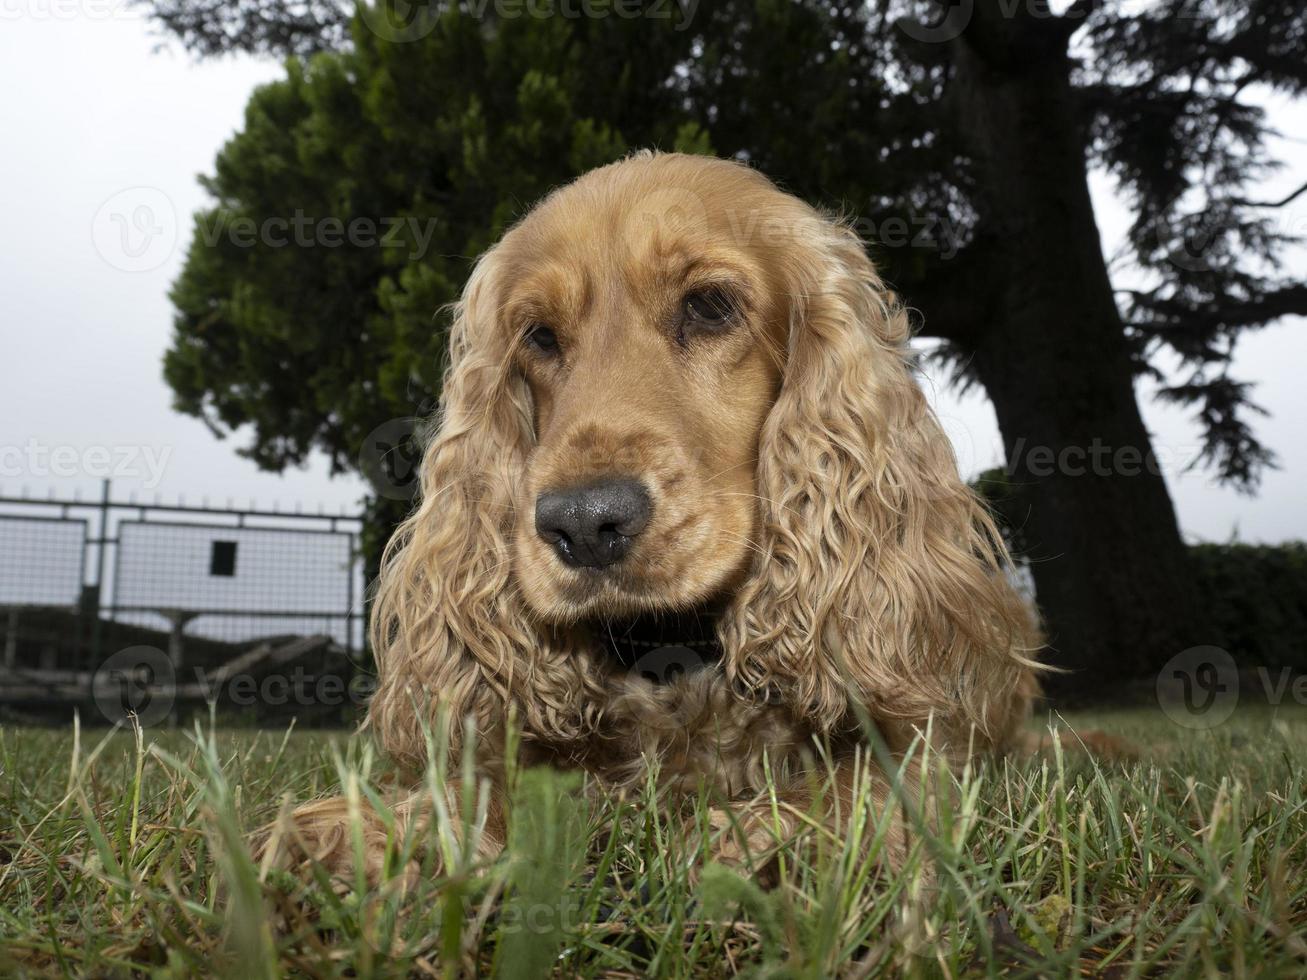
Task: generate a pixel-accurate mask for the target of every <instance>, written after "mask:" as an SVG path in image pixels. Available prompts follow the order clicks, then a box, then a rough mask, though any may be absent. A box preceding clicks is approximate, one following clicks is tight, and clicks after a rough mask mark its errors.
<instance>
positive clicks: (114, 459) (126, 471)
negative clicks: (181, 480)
mask: <svg viewBox="0 0 1307 980" xmlns="http://www.w3.org/2000/svg"><path fill="white" fill-rule="evenodd" d="M172 448H173V447H172V446H146V445H140V446H83V447H77V446H51V445H48V444H46V443H43V442H41V441H39V440H37V439H28V440H27V442H26V443H24V444H23V445H21V446H0V477H2V478H10V479H13V478H22V477H35V478H40V479H44V478H48V477H61V478H71V477H78V476H89V477H94V478H96V479H115V480H128V479H132V480H134V479H139V480H140V481H141V486H142V487H143V488H144V489H146V490H153V489H154V488H155V487H157V486H158V485H159V482H160V481H161V480H162V479H163V474H164V471H165V470H166V469H167V468H168V460H169V459H170V458H171V456H172Z"/></svg>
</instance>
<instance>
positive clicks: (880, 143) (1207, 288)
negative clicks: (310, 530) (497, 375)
mask: <svg viewBox="0 0 1307 980" xmlns="http://www.w3.org/2000/svg"><path fill="white" fill-rule="evenodd" d="M1062 8H1065V9H1062ZM278 9H280V8H278V7H276V6H274V5H271V4H267V3H264V2H262V0H247V2H244V3H240V4H237V5H235V6H232V5H225V6H224V5H208V4H195V3H187V2H185V0H157V2H156V4H155V10H156V13H157V15H158V17H159V19H160V22H161V23H162V24H163V25H164V26H165V27H167V28H168V29H170V30H172V31H173V32H174V33H176V34H178V36H180V37H182V38H183V39H184V40H186V41H187V43H189V44H190V45H191V46H192V47H193V48H194V49H195V50H197V51H199V52H201V53H213V52H215V51H219V50H226V49H230V48H233V47H234V48H242V49H245V50H254V51H264V52H266V51H281V52H283V53H291V54H296V53H303V52H312V51H316V50H324V51H328V53H322V54H318V55H316V56H314V57H313V58H312V60H309V61H307V62H304V61H300V60H292V61H291V62H290V63H289V68H288V78H287V80H286V81H284V82H281V83H277V84H275V85H272V86H268V87H266V88H264V89H261V90H260V91H259V92H258V93H256V95H255V96H254V98H253V99H252V100H251V103H250V107H249V110H248V112H247V120H246V127H245V129H244V131H243V132H242V133H240V134H238V135H237V136H236V137H235V138H234V139H233V140H232V141H231V143H230V144H229V145H228V146H227V147H226V148H225V149H224V150H223V152H222V153H221V154H220V156H219V160H218V164H217V168H216V172H215V174H214V176H213V177H211V178H209V179H208V181H207V186H208V188H209V190H210V191H211V192H212V194H213V195H214V198H215V201H216V205H215V208H214V210H213V211H212V212H211V213H209V214H206V215H201V216H200V218H199V222H200V227H199V228H198V230H197V234H196V236H195V238H194V240H193V242H192V249H191V253H190V256H189V259H188V262H187V266H186V269H185V271H184V273H183V275H182V278H181V280H180V281H179V282H178V284H177V287H176V289H175V291H174V301H175V303H176V305H177V308H178V318H177V331H176V339H175V342H174V346H173V349H172V350H171V351H170V353H169V355H168V360H167V365H166V373H167V377H168V380H169V382H170V383H171V384H172V385H173V387H174V389H175V391H176V392H177V403H178V405H179V407H181V408H182V409H183V410H185V411H189V412H192V413H194V414H197V415H201V416H203V417H205V418H207V419H209V420H210V421H211V423H212V424H213V425H214V427H215V428H216V429H218V430H219V431H226V430H230V429H232V428H235V427H237V426H239V425H242V424H245V423H251V424H252V425H253V431H254V441H253V444H252V446H251V449H250V452H251V454H252V455H253V456H254V458H255V459H257V460H258V461H259V462H261V463H262V464H264V465H267V466H271V467H278V466H284V465H286V464H287V463H289V462H293V461H296V460H299V459H301V458H302V457H303V456H304V455H305V454H307V453H308V452H310V451H311V450H313V449H314V448H322V449H325V450H326V451H327V452H328V453H329V454H331V456H332V458H333V460H334V461H335V462H336V463H337V465H339V466H342V467H343V466H352V465H356V463H357V460H358V457H359V449H360V447H361V445H362V443H363V442H364V441H365V439H366V437H367V435H368V433H370V432H372V431H373V429H374V428H375V427H376V425H377V424H378V423H379V422H381V421H383V420H384V419H386V418H389V417H391V416H394V415H401V414H407V413H410V412H413V411H415V409H417V408H420V407H423V406H429V405H430V404H431V402H430V399H431V397H432V396H433V395H434V394H435V390H436V386H437V384H438V378H439V370H440V366H441V350H442V344H443V337H442V336H441V334H440V331H439V330H438V329H437V327H436V325H435V324H433V321H432V320H431V314H432V311H433V310H435V309H436V308H437V307H438V306H439V305H440V304H441V303H443V302H446V301H448V300H449V299H451V298H452V297H453V296H454V295H455V294H456V292H457V289H458V287H459V285H460V283H461V281H462V279H463V277H464V276H465V275H466V272H467V270H468V266H469V260H470V258H471V257H472V256H473V255H475V253H476V252H478V251H479V250H480V249H481V248H483V247H484V246H485V245H486V244H488V243H489V242H490V241H491V240H493V238H494V236H495V235H496V234H498V232H499V231H500V230H501V229H502V228H503V226H504V225H505V224H506V223H507V222H508V221H510V220H511V219H512V218H513V217H514V216H516V215H518V214H520V213H521V212H522V210H523V209H524V208H525V207H526V206H528V205H529V204H530V203H531V201H532V200H533V199H534V198H535V197H537V196H538V195H539V194H540V193H542V192H543V191H544V190H546V189H547V188H548V187H550V186H552V185H554V184H557V183H559V182H562V181H564V180H566V179H568V178H569V177H570V176H572V175H574V174H575V173H577V172H579V171H581V170H584V169H586V168H587V167H589V166H592V165H594V164H596V163H599V162H603V161H604V160H607V159H611V158H613V157H614V156H616V155H619V154H621V153H622V152H624V151H625V150H626V149H627V148H629V147H634V146H642V145H657V146H662V147H664V148H672V147H680V148H693V149H706V148H709V147H711V148H712V149H713V150H715V151H716V152H718V153H720V154H723V155H733V156H738V157H740V158H742V159H747V160H749V161H751V162H753V163H755V164H756V165H758V166H759V167H760V168H762V169H763V170H764V171H765V172H767V173H768V174H770V175H771V176H773V177H775V178H777V179H778V180H779V181H780V182H781V183H782V184H783V185H784V186H786V187H788V188H789V189H791V190H793V191H795V192H796V193H799V194H801V195H803V196H805V197H807V198H809V199H810V200H813V201H814V202H817V203H820V204H825V205H828V206H831V207H835V208H839V209H842V210H844V211H845V212H847V213H849V214H850V215H851V216H852V217H853V218H854V219H855V220H857V221H858V222H859V223H860V226H861V229H862V230H863V231H865V232H866V233H867V234H868V236H869V238H870V239H871V241H872V249H873V251H874V253H875V257H876V258H877V260H878V261H879V262H880V264H881V265H882V267H884V268H885V270H886V272H887V276H888V278H889V279H890V280H891V281H892V282H894V283H895V284H896V286H897V287H898V288H899V289H900V291H901V292H902V293H904V295H905V296H906V298H907V299H908V301H909V302H910V303H911V304H912V306H913V307H914V308H916V309H917V310H918V311H919V312H920V327H921V331H922V334H923V335H925V336H928V337H934V338H938V339H939V340H940V341H941V345H940V346H939V348H938V349H937V350H936V356H937V357H940V358H942V359H943V360H944V361H946V362H947V363H948V364H949V365H951V366H952V368H953V369H954V371H955V374H956V377H957V379H958V380H959V382H961V383H973V384H979V385H981V386H982V387H983V388H984V390H985V391H986V393H987V394H988V395H989V397H990V398H991V400H992V401H993V403H994V407H995V410H996V413H997V416H998V421H999V426H1000V428H1001V430H1002V434H1003V439H1004V443H1005V446H1006V449H1007V456H1008V467H1009V471H1010V473H1011V477H1012V478H1011V480H1010V481H1009V484H1010V485H1011V486H1012V487H1014V488H1015V490H1014V499H1011V500H1009V501H1007V503H1006V509H1007V511H1008V513H1009V514H1010V515H1014V516H1015V518H1016V519H1017V520H1018V521H1019V522H1020V523H1021V525H1022V539H1023V540H1024V541H1025V542H1027V543H1028V547H1029V555H1028V557H1030V559H1031V561H1032V569H1033V572H1034V576H1035V582H1036V587H1037V590H1038V594H1039V600H1040V603H1041V606H1042V608H1043V610H1044V612H1045V615H1046V617H1047V619H1048V624H1049V631H1050V636H1051V639H1052V645H1053V648H1054V650H1055V655H1054V659H1056V661H1057V662H1058V663H1060V664H1061V665H1063V666H1066V667H1070V668H1073V669H1075V670H1076V671H1077V674H1075V675H1072V676H1074V677H1075V678H1076V683H1078V684H1083V683H1085V682H1086V681H1088V682H1090V683H1096V682H1099V681H1102V680H1105V679H1109V678H1113V677H1120V676H1125V675H1129V674H1131V673H1136V672H1139V671H1142V670H1147V669H1148V668H1149V667H1150V666H1152V665H1154V664H1156V663H1157V662H1160V661H1161V660H1165V659H1166V658H1167V657H1169V656H1170V655H1171V654H1173V653H1176V652H1178V651H1179V650H1181V649H1183V648H1184V647H1186V646H1189V645H1192V644H1196V643H1202V642H1204V641H1205V640H1206V639H1207V637H1206V634H1205V630H1204V626H1203V611H1202V610H1201V609H1200V608H1197V606H1196V604H1195V603H1194V601H1193V598H1192V590H1191V588H1190V582H1191V580H1192V579H1191V573H1190V570H1189V568H1188V566H1187V561H1186V555H1185V550H1184V546H1183V543H1182V540H1181V537H1180V533H1179V530H1178V527H1177V523H1176V518H1175V514H1174V509H1173V507H1172V504H1171V501H1170V498H1169V495H1168V492H1167V488H1166V484H1165V481H1164V479H1163V477H1162V475H1161V474H1160V472H1159V470H1158V467H1157V466H1156V465H1155V458H1156V457H1155V454H1154V452H1153V449H1152V447H1151V445H1150V442H1149V436H1148V433H1147V431H1146V429H1145V427H1144V424H1143V421H1142V419H1141V416H1140V412H1139V407H1138V402H1137V399H1136V394H1135V383H1136V380H1137V379H1138V378H1139V377H1140V376H1141V375H1152V376H1153V377H1154V378H1155V379H1156V380H1157V381H1158V382H1159V384H1160V388H1159V390H1160V393H1161V396H1162V397H1164V398H1167V399H1170V400H1173V401H1178V402H1181V403H1184V404H1187V405H1192V406H1194V407H1195V408H1196V409H1197V418H1198V422H1199V424H1200V425H1201V426H1202V431H1203V436H1204V440H1205V461H1206V462H1207V464H1208V465H1210V466H1212V467H1214V468H1215V470H1216V473H1217V475H1218V476H1219V477H1220V478H1221V479H1223V480H1226V481H1229V482H1232V483H1234V484H1235V485H1237V486H1239V487H1241V488H1244V489H1250V490H1251V489H1252V488H1254V487H1255V485H1256V482H1257V479H1258V476H1259V473H1260V471H1261V469H1262V468H1263V467H1264V466H1265V465H1267V464H1268V463H1270V462H1271V458H1272V457H1271V454H1270V452H1269V451H1268V450H1267V449H1266V448H1265V447H1263V446H1262V445H1261V444H1260V443H1259V442H1258V440H1257V438H1256V436H1255V433H1254V432H1253V431H1252V430H1251V429H1250V427H1249V426H1248V423H1247V415H1248V413H1249V412H1250V411H1253V410H1255V407H1254V406H1252V404H1251V403H1250V401H1249V395H1250V390H1249V387H1248V385H1247V384H1246V383H1244V382H1242V381H1239V380H1237V379H1234V378H1232V377H1231V376H1230V374H1229V366H1230V361H1231V356H1232V352H1233V349H1234V343H1235V340H1236V339H1237V338H1238V336H1239V335H1240V334H1241V333H1242V331H1244V330H1246V329H1249V328H1255V327H1259V326H1263V325H1265V324H1266V323H1269V322H1271V321H1273V320H1275V319H1277V318H1278V317H1281V316H1283V315H1286V314H1290V313H1299V312H1304V311H1307V286H1305V285H1304V283H1303V282H1302V281H1301V280H1300V279H1295V278H1292V277H1289V276H1286V275H1284V274H1283V271H1282V269H1281V267H1280V265H1279V260H1280V258H1281V256H1282V254H1283V249H1284V247H1285V246H1286V245H1287V244H1288V238H1287V236H1286V235H1285V234H1283V233H1281V232H1280V231H1278V230H1277V227H1276V224H1275V222H1274V220H1273V215H1274V207H1275V206H1276V205H1278V204H1283V203H1286V202H1277V201H1263V200H1259V199H1257V197H1256V192H1255V188H1256V185H1257V183H1258V182H1259V181H1261V180H1262V179H1263V178H1264V177H1265V176H1266V174H1267V173H1268V172H1269V171H1270V170H1271V169H1272V167H1273V165H1274V161H1272V160H1270V159H1269V158H1268V155H1267V147H1266V142H1267V139H1268V136H1269V135H1270V133H1269V128H1268V124H1267V121H1266V117H1265V113H1264V111H1263V110H1262V109H1261V108H1259V105H1258V99H1259V98H1261V97H1263V96H1264V94H1265V93H1266V92H1268V91H1270V90H1278V91H1281V92H1287V93H1289V94H1291V95H1293V96H1300V95H1301V94H1302V91H1303V87H1304V85H1305V84H1307V67H1304V64H1305V60H1304V59H1303V57H1302V47H1303V43H1304V42H1303V38H1304V36H1305V34H1307V12H1304V10H1303V9H1302V8H1301V5H1299V4H1296V3H1291V2H1287V0H1278V2H1277V0H1252V2H1247V3H1236V2H1227V0H1159V2H1156V3H1153V4H1150V5H1135V4H1107V3H1095V2H1076V3H1072V4H1070V5H1065V4H1063V5H1060V7H1059V13H1058V14H1056V15H1055V14H1053V13H1052V12H1050V11H1049V10H1048V9H1046V8H1045V7H1044V6H1043V5H1042V4H1041V3H1039V2H1037V0H1031V2H1021V0H993V2H990V0H978V2H976V3H974V4H972V3H969V2H964V3H962V4H960V5H959V4H954V5H951V6H950V7H949V8H947V16H946V17H942V18H941V16H940V11H938V10H935V9H933V8H932V6H931V5H930V4H926V3H921V4H916V3H908V4H903V5H897V6H895V5H891V6H890V7H889V8H885V7H884V6H872V7H869V8H850V7H842V6H838V5H827V4H813V3H793V2H787V0H757V2H729V0H728V2H721V3H715V4H711V5H709V4H706V3H705V4H701V5H699V6H697V7H689V6H683V7H677V6H675V5H668V4H666V3H653V4H647V5H645V9H644V10H643V14H642V16H639V17H631V16H627V14H629V13H630V11H631V9H632V8H631V6H630V4H624V5H623V4H616V5H607V4H604V3H602V2H599V0H594V2H591V3H589V4H585V5H582V4H576V3H574V4H571V5H567V6H560V7H559V8H557V9H556V8H554V7H553V6H552V5H550V4H549V3H548V0H540V2H538V3H533V4H531V5H509V4H505V3H499V4H492V3H485V4H481V3H473V2H470V0H469V2H467V3H464V4H463V5H462V8H461V9H460V8H458V7H457V6H452V7H451V5H449V4H433V5H431V6H428V7H421V6H419V7H413V6H411V5H409V4H407V3H401V4H399V5H397V6H392V5H390V4H386V5H383V6H382V7H381V8H374V7H365V8H361V9H360V13H359V15H358V16H357V17H356V18H355V19H354V21H353V23H352V29H351V30H350V31H349V32H346V31H345V29H344V28H345V24H346V17H345V14H344V13H341V12H340V8H334V7H332V6H331V5H330V4H326V5H306V6H304V7H301V8H295V9H296V10H297V13H296V16H295V18H294V19H293V20H287V21H286V22H285V24H284V28H282V29H277V28H275V25H276V24H277V23H278V19H277V18H278V13H277V11H278ZM331 10H336V11H337V14H336V15H335V19H333V17H332V15H331V14H330V11H331ZM551 10H554V11H555V12H554V14H553V15H551V16H540V14H542V13H548V12H549V11H551ZM306 11H308V13H306ZM324 11H325V12H326V13H324ZM310 14H311V16H310ZM578 14H582V15H584V16H582V15H578ZM314 23H319V24H320V29H319V30H316V31H315V30H314V29H313V26H312V25H313V24H314ZM306 24H307V25H308V26H307V27H306V26H305V25H306ZM269 25H274V26H269ZM1095 167H1097V168H1101V169H1103V170H1105V171H1107V172H1109V173H1110V174H1111V175H1112V176H1113V177H1114V178H1115V179H1116V181H1117V185H1118V188H1119V191H1120V194H1121V196H1122V197H1123V199H1124V200H1125V201H1126V202H1127V203H1128V204H1129V206H1130V207H1131V208H1132V210H1133V213H1134V216H1135V220H1134V223H1133V225H1132V228H1131V232H1130V235H1129V241H1128V250H1129V251H1128V255H1127V256H1126V257H1125V258H1126V259H1128V260H1129V262H1127V263H1124V265H1125V266H1128V267H1129V268H1128V273H1129V275H1130V278H1129V279H1127V280H1124V281H1122V280H1120V279H1119V274H1118V281H1117V282H1116V283H1115V284H1114V282H1113V279H1112V276H1111V275H1109V267H1108V264H1107V262H1106V261H1105V259H1104V256H1103V253H1102V249H1101V246H1100V242H1099V234H1098V228H1097V224H1096V221H1095V215H1094V211H1093V207H1092V203H1091V199H1090V195H1089V187H1088V174H1089V172H1090V170H1091V169H1092V168H1095ZM297 209H299V210H301V211H303V212H305V213H308V214H312V215H340V216H347V217H348V216H359V215H363V216H372V217H382V216H389V217H395V216H400V217H403V218H405V219H410V218H411V219H413V220H414V221H416V222H419V223H421V222H424V221H427V220H429V219H434V220H435V222H436V224H435V231H434V232H433V239H432V241H431V242H430V243H429V245H428V246H427V247H426V248H421V247H419V246H420V245H421V243H420V242H418V241H416V240H415V241H414V242H413V245H414V247H413V248H410V249H407V250H402V249H393V248H392V249H385V248H367V247H359V248H354V247H350V248H344V249H335V250H332V249H323V248H315V247H305V248H298V247H296V248H284V249H276V248H270V247H268V246H267V245H266V244H264V245H255V246H254V247H235V246H232V245H230V243H227V242H226V241H225V239H222V238H221V236H219V240H218V243H217V244H216V245H210V244H209V242H210V241H212V240H213V235H212V234H209V235H208V236H207V237H206V235H205V229H206V228H211V227H213V225H214V223H215V222H221V221H227V220H230V218H231V217H232V216H236V215H241V216H245V217H248V218H250V219H252V220H262V219H264V218H266V217H267V216H278V215H280V216H286V215H289V214H291V213H292V212H294V211H295V210H297ZM206 222H207V224H206ZM1113 271H1115V269H1114V270H1113ZM1127 285H1128V286H1129V288H1126V287H1127ZM1177 360H1178V363H1179V364H1180V374H1179V375H1178V376H1177V375H1176V374H1175V373H1174V369H1172V371H1171V373H1168V374H1165V375H1164V374H1163V373H1162V372H1161V371H1159V369H1158V368H1157V367H1156V365H1159V364H1174V363H1176V362H1177ZM288 379H293V380H294V383H288Z"/></svg>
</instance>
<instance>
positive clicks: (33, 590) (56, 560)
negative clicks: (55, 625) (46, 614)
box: [0, 514, 86, 607]
mask: <svg viewBox="0 0 1307 980" xmlns="http://www.w3.org/2000/svg"><path fill="white" fill-rule="evenodd" d="M85 549H86V521H83V520H74V519H71V518H61V517H19V516H14V515H10V514H0V607H2V606H67V607H74V606H76V605H77V603H78V599H79V598H80V596H81V593H82V572H83V560H84V558H83V556H84V553H85Z"/></svg>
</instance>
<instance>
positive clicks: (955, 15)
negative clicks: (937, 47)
mask: <svg viewBox="0 0 1307 980" xmlns="http://www.w3.org/2000/svg"><path fill="white" fill-rule="evenodd" d="M934 6H936V7H938V8H939V9H938V11H937V15H936V16H935V17H932V18H931V19H930V21H929V22H927V23H922V22H921V21H918V20H913V19H912V18H911V17H900V18H899V19H898V21H897V25H898V28H899V30H901V31H902V32H903V33H904V34H906V35H907V36H908V37H910V38H912V39H913V40H914V41H920V42H921V43H922V44H943V43H944V42H945V41H952V40H955V39H956V38H959V37H961V36H962V32H963V31H964V30H966V28H967V25H968V24H970V23H971V15H972V13H973V12H974V10H975V0H942V2H940V3H937V4H935V5H934Z"/></svg>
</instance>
